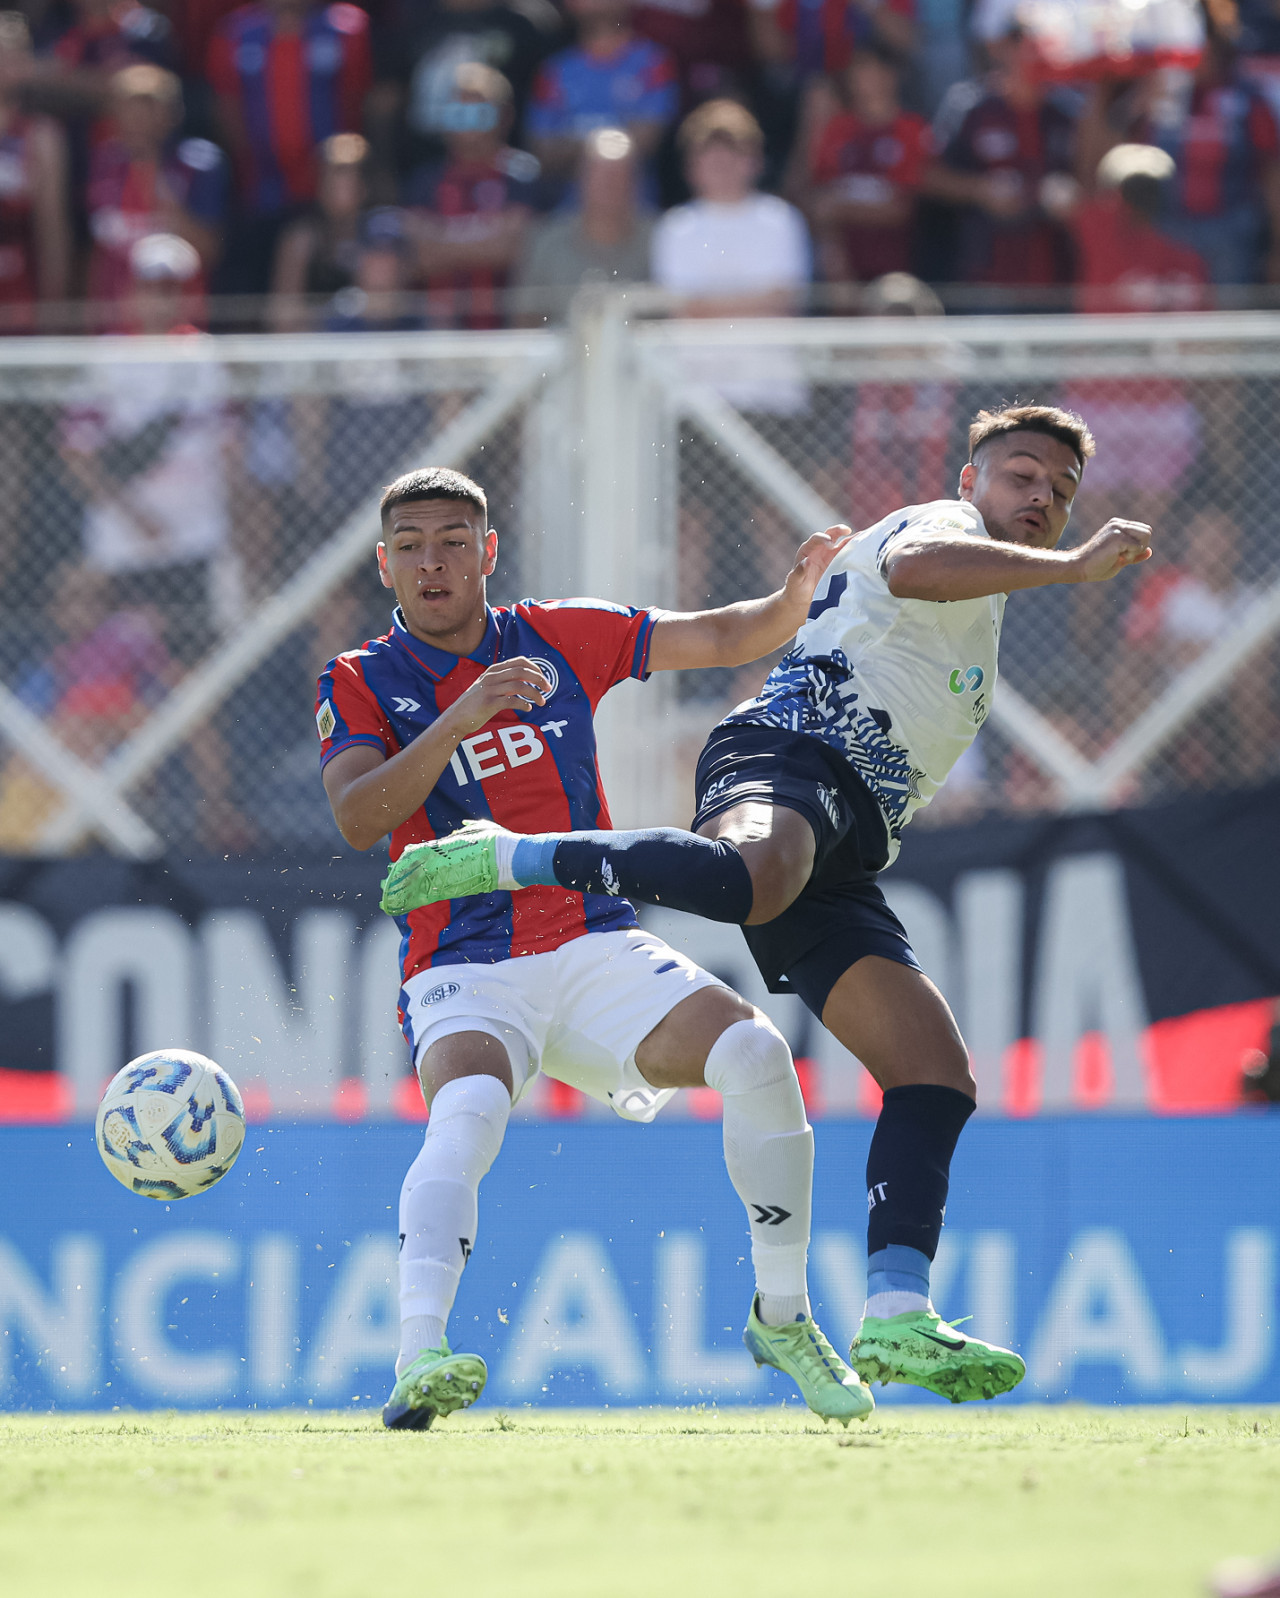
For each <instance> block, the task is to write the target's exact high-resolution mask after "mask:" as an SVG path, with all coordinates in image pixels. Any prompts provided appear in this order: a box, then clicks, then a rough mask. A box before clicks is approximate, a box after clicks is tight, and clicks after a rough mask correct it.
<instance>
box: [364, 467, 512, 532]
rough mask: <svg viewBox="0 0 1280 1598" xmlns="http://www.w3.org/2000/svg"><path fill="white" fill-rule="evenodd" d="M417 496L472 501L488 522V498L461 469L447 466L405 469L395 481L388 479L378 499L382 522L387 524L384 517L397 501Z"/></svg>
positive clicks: (384, 524)
mask: <svg viewBox="0 0 1280 1598" xmlns="http://www.w3.org/2000/svg"><path fill="white" fill-rule="evenodd" d="M416 499H458V500H461V501H462V502H463V503H464V504H466V505H473V506H474V507H475V509H476V510H478V511H479V512H480V515H481V517H482V518H483V519H484V524H485V526H486V527H488V525H489V501H488V500H487V499H486V498H485V492H484V489H483V488H481V487H480V484H479V483H474V482H472V480H471V479H470V478H469V477H464V476H463V474H462V473H461V472H455V471H451V470H450V468H449V467H448V466H424V467H423V468H422V469H421V470H420V471H416V472H406V473H405V474H404V476H403V477H397V478H396V480H395V482H394V483H388V485H387V486H386V488H384V489H383V490H382V498H381V500H380V501H379V502H378V515H379V517H380V518H381V521H382V525H383V526H384V527H385V526H386V524H387V517H388V516H389V515H390V514H391V512H392V511H393V510H394V509H395V508H396V506H397V505H407V504H408V503H409V502H410V501H411V500H416Z"/></svg>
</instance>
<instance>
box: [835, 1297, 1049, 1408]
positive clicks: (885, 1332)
mask: <svg viewBox="0 0 1280 1598" xmlns="http://www.w3.org/2000/svg"><path fill="white" fill-rule="evenodd" d="M849 1363H850V1364H851V1365H852V1366H853V1368H854V1370H856V1371H857V1373H858V1374H859V1376H861V1377H862V1379H863V1380H864V1381H867V1382H880V1383H882V1384H884V1383H888V1382H906V1383H908V1384H909V1385H910V1386H912V1387H927V1388H928V1390H929V1391H930V1392H931V1393H938V1394H940V1395H941V1397H943V1398H949V1399H950V1400H951V1402H952V1403H953V1404H962V1403H964V1402H965V1400H966V1399H969V1398H994V1397H995V1396H996V1394H997V1393H1007V1392H1008V1391H1009V1389H1010V1388H1011V1387H1016V1386H1017V1385H1018V1383H1019V1382H1020V1381H1021V1380H1022V1378H1023V1377H1024V1376H1025V1375H1026V1374H1027V1367H1026V1366H1025V1365H1024V1364H1023V1363H1022V1360H1021V1359H1020V1358H1019V1357H1018V1355H1017V1354H1015V1353H1013V1352H1012V1351H1011V1350H1010V1349H1007V1348H998V1347H997V1346H996V1345H995V1344H994V1343H984V1342H983V1341H982V1339H981V1338H979V1337H966V1336H965V1335H964V1334H963V1333H962V1332H958V1331H956V1329H955V1327H954V1326H949V1325H948V1324H947V1322H946V1321H944V1320H943V1319H942V1317H941V1316H940V1315H938V1314H937V1313H936V1312H935V1311H934V1310H911V1311H910V1312H908V1313H907V1314H906V1315H890V1316H888V1317H887V1318H885V1319H881V1318H880V1317H879V1316H876V1315H865V1316H864V1317H863V1320H862V1325H861V1327H860V1328H859V1330H858V1335H857V1337H855V1338H854V1340H853V1347H852V1348H851V1349H850V1350H849Z"/></svg>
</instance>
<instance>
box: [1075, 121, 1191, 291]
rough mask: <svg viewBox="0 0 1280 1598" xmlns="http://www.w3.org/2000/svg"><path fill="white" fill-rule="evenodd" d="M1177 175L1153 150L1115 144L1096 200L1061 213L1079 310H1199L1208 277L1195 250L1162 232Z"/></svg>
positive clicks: (1167, 158)
mask: <svg viewBox="0 0 1280 1598" xmlns="http://www.w3.org/2000/svg"><path fill="white" fill-rule="evenodd" d="M1175 173H1176V168H1175V166H1174V162H1173V157H1172V156H1171V155H1169V153H1168V152H1167V151H1165V150H1161V149H1159V148H1158V147H1157V146H1155V145H1151V144H1117V145H1116V146H1115V148H1114V149H1112V150H1109V151H1108V152H1107V154H1106V155H1105V156H1103V158H1102V160H1101V161H1100V162H1099V164H1098V172H1097V178H1096V183H1095V189H1094V193H1093V194H1092V195H1087V196H1085V197H1082V198H1081V199H1080V200H1079V201H1078V203H1076V204H1075V205H1074V206H1072V207H1070V208H1069V210H1068V212H1067V219H1068V221H1069V224H1070V227H1071V230H1072V232H1073V233H1074V235H1075V241H1076V308H1077V310H1081V311H1100V312H1106V311H1203V310H1207V309H1208V306H1209V296H1208V289H1207V285H1208V282H1209V272H1208V268H1207V267H1206V265H1205V263H1204V260H1203V258H1202V257H1201V256H1200V255H1198V254H1197V253H1196V251H1195V250H1191V249H1188V248H1187V246H1186V245H1185V244H1179V243H1178V242H1177V240H1176V239H1172V238H1170V237H1169V236H1168V234H1166V233H1163V232H1161V231H1160V221H1161V218H1162V216H1163V213H1164V210H1165V205H1166V201H1167V197H1168V194H1169V190H1170V187H1171V185H1172V183H1173V181H1174V177H1175Z"/></svg>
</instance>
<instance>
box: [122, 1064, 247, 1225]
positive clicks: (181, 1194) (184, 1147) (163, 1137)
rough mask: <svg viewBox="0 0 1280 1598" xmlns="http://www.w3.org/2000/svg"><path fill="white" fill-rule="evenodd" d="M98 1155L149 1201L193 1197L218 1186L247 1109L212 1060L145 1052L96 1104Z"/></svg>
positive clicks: (240, 1141)
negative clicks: (151, 1199)
mask: <svg viewBox="0 0 1280 1598" xmlns="http://www.w3.org/2000/svg"><path fill="white" fill-rule="evenodd" d="M94 1130H95V1134H96V1136H97V1140H98V1152H99V1154H101V1155H102V1159H103V1162H104V1164H105V1165H106V1167H107V1169H108V1170H109V1171H110V1172H111V1174H112V1176H114V1177H115V1178H116V1180H117V1181H119V1182H123V1183H124V1185H125V1186H126V1187H127V1188H128V1189H129V1191H130V1192H132V1193H140V1194H141V1195H142V1196H143V1198H153V1199H164V1200H166V1201H170V1200H173V1199H183V1198H190V1197H191V1195H192V1194H193V1193H202V1192H204V1190H205V1188H207V1187H212V1186H213V1184H214V1183H215V1182H217V1181H220V1180H221V1179H222V1178H223V1177H224V1176H225V1175H226V1174H227V1172H228V1171H229V1170H230V1169H231V1167H232V1166H233V1165H234V1164H235V1162H236V1156H237V1155H238V1154H239V1152H240V1147H241V1145H242V1144H243V1142H244V1104H243V1103H242V1101H241V1098H240V1094H239V1091H238V1090H237V1088H236V1085H235V1083H234V1082H233V1081H232V1080H231V1078H230V1077H229V1076H228V1075H227V1073H226V1072H225V1071H224V1070H223V1069H222V1067H221V1066H218V1065H215V1064H214V1063H213V1061H212V1060H207V1059H206V1058H205V1057H204V1055H203V1054H193V1053H191V1052H190V1051H189V1050H187V1049H157V1050H156V1052H155V1053H154V1054H140V1055H139V1056H138V1058H137V1059H136V1060H130V1062H129V1064H128V1065H126V1066H125V1068H124V1070H123V1071H117V1073H116V1074H115V1076H113V1077H112V1078H111V1081H110V1082H109V1083H108V1084H107V1091H106V1092H105V1093H104V1094H103V1095H102V1103H101V1104H100V1105H99V1106H98V1119H97V1124H96V1126H95V1129H94Z"/></svg>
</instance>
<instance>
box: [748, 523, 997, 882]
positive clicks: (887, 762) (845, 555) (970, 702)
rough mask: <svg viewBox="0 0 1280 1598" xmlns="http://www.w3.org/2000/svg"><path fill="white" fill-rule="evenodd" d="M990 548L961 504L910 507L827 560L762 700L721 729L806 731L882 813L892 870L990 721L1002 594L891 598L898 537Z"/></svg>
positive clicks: (982, 530) (984, 532) (751, 703)
mask: <svg viewBox="0 0 1280 1598" xmlns="http://www.w3.org/2000/svg"><path fill="white" fill-rule="evenodd" d="M932 536H936V537H939V538H955V537H957V536H964V537H970V538H987V537H989V536H990V535H989V534H988V533H987V529H986V527H985V526H984V525H983V521H982V517H981V516H980V515H979V514H978V512H977V511H976V510H975V509H974V508H973V506H972V505H970V504H969V503H968V502H967V501H965V500H951V499H939V500H935V501H933V503H932V504H929V505H909V506H907V507H906V509H904V510H899V511H895V512H894V513H893V515H892V516H886V517H885V518H884V520H883V521H881V522H877V523H876V525H875V526H874V527H869V528H867V529H866V531H865V532H861V533H859V534H858V535H857V536H856V537H855V538H854V539H853V540H852V541H851V542H850V544H849V545H848V547H847V548H846V549H844V550H843V551H841V553H840V554H839V555H837V556H836V558H835V560H834V561H832V563H831V566H830V568H829V569H828V571H827V572H826V574H825V576H824V577H823V579H822V581H821V582H820V583H819V584H818V587H817V591H816V593H815V594H814V600H813V604H812V605H811V606H810V607H809V619H808V620H807V621H806V622H805V624H804V626H803V627H802V628H801V629H800V631H799V632H798V633H797V634H796V641H795V643H794V645H793V646H792V648H791V649H790V650H789V651H788V653H787V654H786V655H785V656H784V657H783V659H782V660H780V661H779V662H778V664H777V666H775V667H774V669H773V671H772V672H770V674H769V677H768V679H767V681H766V682H765V685H764V687H763V688H762V689H761V691H760V694H759V697H758V698H756V699H752V700H748V702H747V703H746V704H743V705H739V706H738V708H737V709H736V710H735V711H733V712H732V714H731V715H729V716H728V717H726V718H725V719H726V720H727V721H730V722H749V723H754V724H756V725H764V726H771V727H783V728H786V729H787V730H788V731H789V732H800V733H808V734H810V735H812V736H813V737H816V738H821V739H822V741H823V742H824V743H826V744H829V745H830V746H831V747H832V748H834V749H838V750H839V751H840V752H841V754H843V755H844V756H845V758H846V759H847V760H848V761H849V762H850V764H851V765H852V766H853V767H854V769H855V771H856V772H857V773H858V775H859V776H860V777H861V778H862V780H863V781H864V782H865V783H866V784H867V786H868V787H869V788H870V790H871V792H872V793H873V794H874V795H875V797H876V800H877V802H878V803H879V806H880V809H881V811H882V812H883V813H884V818H885V822H886V824H887V827H888V831H889V840H890V853H889V858H890V860H892V859H893V858H894V856H895V855H896V854H897V852H898V839H899V837H900V835H901V832H902V829H903V827H905V826H906V824H907V822H908V821H909V820H910V819H911V817H912V815H913V814H914V813H915V812H916V811H917V810H919V809H920V807H921V806H922V805H927V804H928V803H929V801H930V799H932V798H933V796H934V794H935V793H937V791H938V789H939V788H940V787H941V786H942V784H943V782H944V781H945V780H946V777H947V774H948V772H949V771H950V770H951V768H952V766H954V765H955V763H956V761H957V760H959V758H960V756H961V755H962V754H963V753H964V752H965V750H966V749H967V748H968V747H969V745H970V744H971V743H972V742H973V740H974V738H975V736H976V735H977V731H978V728H979V727H981V725H982V723H983V722H984V721H985V720H986V716H987V711H988V710H989V709H990V707H991V695H992V692H993V690H994V688H995V683H996V661H997V655H998V651H999V647H1000V623H1001V620H1002V619H1003V616H1004V601H1005V596H1004V595H1003V594H991V595H989V596H987V597H985V598H982V599H959V600H947V601H937V600H927V599H898V598H896V597H895V596H894V595H893V594H892V593H890V592H889V584H888V582H887V581H886V579H885V575H884V563H885V560H886V559H887V557H888V555H889V554H890V552H891V550H892V547H893V545H894V543H895V542H897V541H898V540H900V539H903V538H907V537H910V538H913V539H914V538H920V537H925V538H928V537H932Z"/></svg>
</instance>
